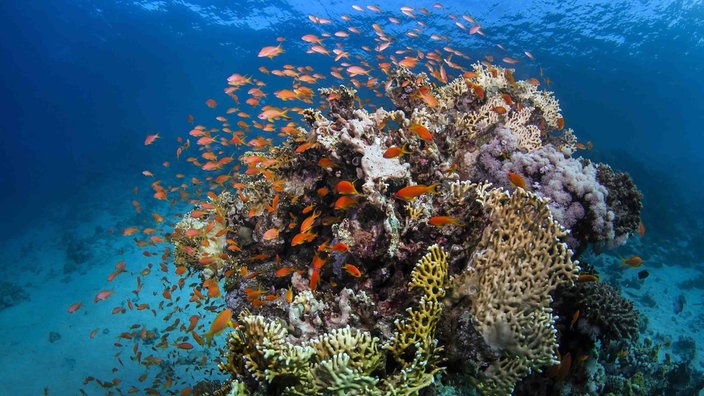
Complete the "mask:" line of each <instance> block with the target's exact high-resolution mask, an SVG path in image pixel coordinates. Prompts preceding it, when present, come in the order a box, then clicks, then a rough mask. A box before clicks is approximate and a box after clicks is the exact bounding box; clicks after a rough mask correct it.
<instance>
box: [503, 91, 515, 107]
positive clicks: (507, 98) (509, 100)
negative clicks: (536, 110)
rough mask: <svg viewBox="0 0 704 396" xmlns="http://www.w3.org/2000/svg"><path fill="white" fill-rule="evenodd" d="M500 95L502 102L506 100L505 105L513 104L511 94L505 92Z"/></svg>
mask: <svg viewBox="0 0 704 396" xmlns="http://www.w3.org/2000/svg"><path fill="white" fill-rule="evenodd" d="M501 97H502V98H503V99H504V102H506V104H507V105H509V106H511V105H512V104H513V98H511V95H509V94H507V93H502V94H501Z"/></svg>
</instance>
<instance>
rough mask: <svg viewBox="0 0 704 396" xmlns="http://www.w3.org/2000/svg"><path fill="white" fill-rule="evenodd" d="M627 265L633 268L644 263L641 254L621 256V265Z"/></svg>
mask: <svg viewBox="0 0 704 396" xmlns="http://www.w3.org/2000/svg"><path fill="white" fill-rule="evenodd" d="M624 265H627V266H629V267H631V268H638V267H640V266H641V265H643V259H642V258H640V256H631V257H629V258H623V257H621V266H624Z"/></svg>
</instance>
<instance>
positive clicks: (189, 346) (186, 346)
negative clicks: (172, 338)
mask: <svg viewBox="0 0 704 396" xmlns="http://www.w3.org/2000/svg"><path fill="white" fill-rule="evenodd" d="M174 346H175V347H177V348H179V349H184V350H189V349H193V344H191V343H190V342H182V343H180V344H175V345H174Z"/></svg>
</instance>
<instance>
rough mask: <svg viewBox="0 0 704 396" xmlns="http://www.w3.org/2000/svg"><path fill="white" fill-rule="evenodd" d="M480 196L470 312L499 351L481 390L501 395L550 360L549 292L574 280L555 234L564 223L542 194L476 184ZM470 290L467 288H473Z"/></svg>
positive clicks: (569, 259) (572, 268)
mask: <svg viewBox="0 0 704 396" xmlns="http://www.w3.org/2000/svg"><path fill="white" fill-rule="evenodd" d="M478 194H479V199H478V201H479V202H480V203H482V205H483V206H484V207H485V209H486V210H488V212H489V219H490V224H489V226H488V227H487V228H486V229H485V230H484V234H483V237H482V240H481V242H480V243H479V246H478V247H477V249H476V252H477V253H475V255H474V257H473V259H472V262H471V270H470V271H471V272H470V273H469V275H468V277H469V280H468V279H466V278H463V279H462V280H461V284H460V281H459V278H458V279H456V285H457V287H468V285H471V286H470V287H471V288H472V290H473V292H470V293H469V294H470V296H471V297H472V314H473V315H474V318H475V321H476V328H477V329H478V330H479V331H480V333H481V334H482V335H483V336H484V339H485V341H486V342H487V343H488V344H489V345H490V346H491V347H492V348H493V349H494V350H496V351H497V352H499V353H500V358H499V359H498V360H497V361H495V362H494V364H493V365H492V366H490V367H489V368H488V369H487V370H486V371H485V372H484V379H483V381H482V383H481V384H480V389H481V390H482V392H483V393H484V394H490V395H494V394H496V395H502V394H503V395H507V394H510V393H511V392H512V390H513V387H514V385H515V383H516V382H518V381H519V380H520V379H522V378H523V377H524V376H526V375H527V374H529V373H530V371H531V370H540V369H541V368H542V367H545V366H548V365H551V364H554V363H555V362H556V356H555V355H554V351H555V349H556V347H557V340H556V330H555V328H554V317H553V315H552V310H551V308H550V302H551V301H552V298H551V297H550V292H552V291H553V290H554V289H555V288H556V287H557V286H558V285H559V284H563V283H570V282H574V281H575V280H576V278H577V271H578V267H577V263H576V262H574V261H572V251H571V250H569V249H568V248H567V245H566V244H564V243H562V242H560V238H562V237H564V236H565V235H566V231H565V230H564V229H563V228H562V227H561V226H560V225H559V224H558V223H556V222H555V221H554V220H553V218H552V215H551V214H550V211H549V209H548V206H547V200H545V199H542V198H539V197H538V196H536V195H534V194H532V193H530V192H527V191H525V190H523V189H520V188H519V189H517V190H516V191H514V192H513V193H509V192H508V191H506V190H503V189H493V190H489V191H486V190H484V191H479V190H478ZM472 294H473V295H472Z"/></svg>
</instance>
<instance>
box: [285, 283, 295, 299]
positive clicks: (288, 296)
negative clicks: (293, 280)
mask: <svg viewBox="0 0 704 396" xmlns="http://www.w3.org/2000/svg"><path fill="white" fill-rule="evenodd" d="M291 301H293V289H292V288H291V285H289V286H288V290H286V302H287V303H291Z"/></svg>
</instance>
